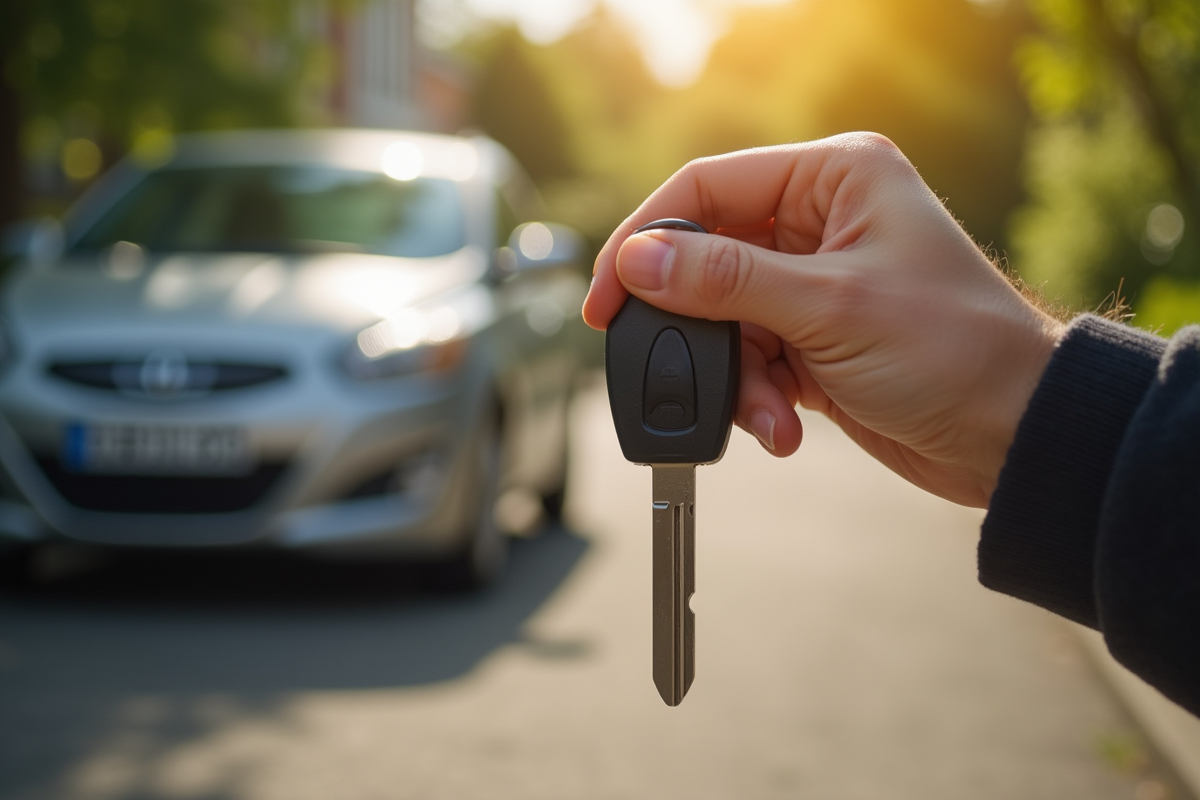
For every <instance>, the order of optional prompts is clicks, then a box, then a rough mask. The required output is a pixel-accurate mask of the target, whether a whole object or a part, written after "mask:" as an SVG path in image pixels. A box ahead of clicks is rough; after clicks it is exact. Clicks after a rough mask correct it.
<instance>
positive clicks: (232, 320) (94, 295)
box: [3, 247, 487, 343]
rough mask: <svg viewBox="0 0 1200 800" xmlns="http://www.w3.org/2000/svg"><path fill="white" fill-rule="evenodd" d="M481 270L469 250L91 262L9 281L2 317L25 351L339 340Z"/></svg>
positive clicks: (483, 263) (481, 258)
mask: <svg viewBox="0 0 1200 800" xmlns="http://www.w3.org/2000/svg"><path fill="white" fill-rule="evenodd" d="M486 270H487V258H486V256H485V255H484V254H483V252H482V251H480V250H479V249H478V248H472V247H468V248H463V249H462V250H459V251H457V252H455V253H451V254H449V255H446V256H439V257H436V258H419V259H417V258H413V259H405V258H391V257H386V256H371V255H360V254H353V253H350V254H347V253H336V254H333V253H331V254H319V255H305V256H282V255H277V254H258V253H243V254H237V253H233V254H231V253H225V254H172V255H163V256H159V257H155V258H150V259H146V261H145V262H144V263H139V262H134V263H132V264H130V263H118V264H114V263H112V262H111V258H110V257H108V256H89V257H84V258H75V259H69V260H65V261H64V262H62V263H60V264H58V265H56V266H54V267H49V268H43V269H36V270H29V271H26V272H24V273H22V274H20V275H17V276H15V277H14V279H13V280H12V282H11V283H10V285H9V287H8V291H7V292H6V293H5V294H6V297H5V303H4V306H5V307H4V309H3V315H4V316H5V317H7V320H8V323H9V325H11V326H12V327H13V328H14V329H15V330H14V332H15V333H16V334H17V335H18V336H19V337H20V338H21V339H23V340H25V341H26V342H27V343H32V342H30V340H34V342H36V341H37V340H42V339H45V338H47V337H48V338H50V339H53V340H62V339H63V337H66V338H68V339H75V338H77V337H80V336H83V337H91V336H101V337H104V338H110V337H112V336H114V335H115V336H121V335H128V336H137V337H139V338H141V337H142V336H147V335H150V336H153V335H158V334H159V333H161V332H164V331H180V330H206V329H208V330H212V331H214V332H220V334H221V335H231V334H238V333H240V334H243V335H244V334H245V333H248V332H249V331H250V330H251V329H259V330H271V331H275V332H279V333H284V334H286V333H287V332H289V331H291V332H300V331H306V332H308V333H309V334H312V333H316V332H318V331H327V332H328V333H329V334H333V335H337V336H344V335H345V334H347V333H352V332H354V331H357V330H361V329H362V328H364V327H366V326H368V325H370V324H372V323H373V322H376V321H378V320H379V319H381V318H383V317H386V316H387V315H389V314H391V313H393V312H395V311H397V310H399V309H401V308H404V307H406V306H409V305H412V304H414V303H418V302H420V301H422V300H425V299H427V298H431V297H434V296H436V295H438V294H441V293H444V292H447V291H450V290H452V289H454V288H455V287H459V286H464V285H467V284H470V283H473V282H476V281H478V280H480V279H481V278H482V277H483V276H484V274H485V272H486Z"/></svg>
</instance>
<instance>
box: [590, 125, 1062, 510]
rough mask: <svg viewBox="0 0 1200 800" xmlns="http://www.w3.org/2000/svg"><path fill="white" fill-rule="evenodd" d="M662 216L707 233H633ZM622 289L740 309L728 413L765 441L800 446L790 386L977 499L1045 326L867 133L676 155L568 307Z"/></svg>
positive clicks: (915, 473) (1047, 342)
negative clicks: (583, 294) (732, 405)
mask: <svg viewBox="0 0 1200 800" xmlns="http://www.w3.org/2000/svg"><path fill="white" fill-rule="evenodd" d="M663 217H682V218H684V219H690V220H694V221H696V222H698V223H700V224H701V225H703V226H704V227H705V228H707V229H708V230H710V231H714V232H716V233H718V234H720V235H718V236H711V235H705V234H698V233H689V232H684V231H677V230H653V231H649V232H646V233H642V234H637V235H632V232H633V230H634V229H636V228H637V227H639V226H640V225H644V224H645V223H647V222H650V221H652V220H655V219H659V218H663ZM627 292H632V293H633V294H635V295H637V296H638V297H641V298H642V299H643V300H646V301H647V302H649V303H651V304H653V305H656V306H658V307H660V308H663V309H666V310H668V311H672V312H675V313H679V314H686V315H688V316H693V317H703V318H707V319H714V320H739V321H741V322H742V323H743V325H742V340H743V341H742V376H741V389H740V393H739V396H738V408H737V415H736V421H737V423H738V425H739V426H741V427H743V428H745V429H747V430H749V431H751V432H752V433H754V434H755V435H756V436H757V437H758V438H759V440H760V441H761V442H762V443H763V445H764V447H766V448H767V449H768V450H769V451H771V452H773V453H774V454H775V455H778V456H786V455H790V454H792V453H794V452H795V451H796V449H797V448H798V447H799V445H800V438H801V426H800V419H799V417H798V416H797V414H796V411H795V405H796V404H797V403H799V404H800V405H802V406H803V407H805V408H808V409H814V410H817V411H820V412H822V413H824V414H825V415H826V416H828V417H829V418H831V419H832V420H833V421H834V422H835V423H836V424H837V425H839V426H840V427H841V428H842V430H844V431H845V432H846V433H847V434H848V435H849V436H850V437H851V438H852V439H853V440H854V441H856V442H857V443H858V444H859V445H860V446H862V447H863V448H864V449H865V450H866V451H867V452H869V453H870V454H871V455H873V456H874V457H875V458H877V459H879V460H880V461H881V462H883V463H884V464H886V465H887V466H888V467H890V468H891V469H892V470H894V471H895V472H897V473H899V474H900V475H901V476H903V477H904V478H906V479H907V480H909V481H911V482H912V483H914V484H916V485H917V486H920V487H922V488H924V489H926V490H928V491H930V492H933V493H934V494H937V495H939V496H941V497H944V498H947V499H949V500H952V501H954V502H957V503H962V504H964V505H972V506H978V507H986V505H987V503H988V501H989V499H990V497H991V494H992V490H993V489H994V488H995V485H996V480H997V478H998V476H999V472H1000V468H1001V466H1003V463H1004V458H1005V455H1006V453H1007V451H1008V447H1009V445H1010V444H1011V443H1012V438H1013V434H1014V433H1015V431H1016V426H1017V423H1018V421H1019V420H1020V418H1021V415H1022V414H1023V413H1024V411H1025V407H1026V405H1028V402H1029V398H1030V396H1031V395H1032V393H1033V390H1034V387H1035V386H1036V385H1037V382H1038V380H1039V378H1040V377H1041V374H1042V372H1043V371H1044V370H1045V367H1046V363H1047V362H1048V361H1049V358H1050V354H1051V352H1052V351H1053V348H1054V345H1055V342H1056V341H1057V339H1058V337H1059V336H1060V334H1061V325H1059V324H1058V323H1057V322H1055V321H1054V320H1052V319H1051V318H1049V317H1048V316H1046V315H1044V314H1042V313H1041V312H1040V311H1038V310H1037V309H1036V308H1034V307H1033V306H1032V305H1031V304H1029V303H1028V302H1027V301H1026V300H1025V299H1024V298H1023V297H1021V295H1020V293H1019V292H1017V290H1016V289H1014V288H1013V287H1012V286H1011V285H1010V284H1009V283H1008V281H1007V280H1006V279H1005V278H1004V276H1003V275H1001V274H1000V272H999V271H998V270H997V269H996V268H995V267H994V266H993V265H992V264H991V262H990V261H989V260H988V259H987V258H986V257H985V256H984V255H983V253H982V252H980V250H979V248H978V247H977V246H976V245H975V244H974V242H972V241H971V239H970V237H968V236H967V234H966V233H965V232H964V231H963V230H962V229H961V228H960V227H959V225H958V224H957V223H956V222H955V221H954V219H953V218H952V217H951V216H950V214H949V213H948V212H947V211H946V209H945V208H944V207H943V206H942V204H941V203H940V202H939V201H938V199H937V197H936V196H934V194H933V192H932V191H931V190H930V189H929V188H928V187H927V186H926V185H925V184H924V182H922V180H921V178H920V177H919V176H918V175H917V172H916V170H915V169H914V168H913V166H912V165H911V164H910V163H909V162H908V160H907V159H906V158H905V157H904V156H903V154H901V153H900V151H899V150H897V149H896V148H895V146H894V145H892V143H891V142H889V141H888V140H887V139H885V138H883V137H882V136H878V135H876V134H861V133H860V134H845V135H842V136H836V137H833V138H830V139H824V140H821V141H817V142H809V143H805V144H797V145H787V146H783V147H772V148H763V149H758V150H746V151H742V152H738V153H731V154H729V155H726V156H719V157H716V158H710V159H702V160H699V161H694V162H692V163H690V164H688V165H687V166H685V167H684V168H683V169H681V170H680V171H679V172H677V173H676V174H675V175H674V176H673V177H672V178H671V179H670V180H668V181H667V182H666V183H665V184H663V186H662V187H660V188H659V189H658V190H657V191H656V192H655V193H654V194H652V195H651V196H650V197H649V198H648V199H647V200H646V201H645V202H644V203H643V204H642V205H641V207H640V208H638V210H637V211H636V212H634V214H633V215H632V216H630V217H629V218H628V219H627V220H626V221H625V222H624V223H623V224H622V225H621V227H620V228H618V229H617V231H616V232H615V233H613V235H612V236H611V237H610V238H609V240H608V242H607V244H605V246H604V248H603V249H602V250H601V252H600V255H599V257H598V258H597V259H596V267H595V277H594V280H593V284H592V289H591V291H590V293H589V294H588V298H587V301H586V302H585V304H584V319H585V320H586V321H587V322H588V324H589V325H591V326H592V327H594V328H598V329H603V328H605V327H606V326H607V325H608V322H609V321H610V320H611V319H612V317H613V315H614V314H615V313H616V312H617V310H618V309H619V308H620V307H621V304H622V303H624V301H625V297H626V296H627Z"/></svg>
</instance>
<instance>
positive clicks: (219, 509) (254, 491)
mask: <svg viewBox="0 0 1200 800" xmlns="http://www.w3.org/2000/svg"><path fill="white" fill-rule="evenodd" d="M37 463H38V466H40V467H41V469H42V472H43V473H45V475H46V477H47V478H48V479H49V480H50V482H51V483H52V484H54V488H55V489H57V490H58V492H59V494H61V495H62V496H63V499H65V500H66V501H67V502H68V503H70V504H71V505H73V506H75V507H76V508H82V509H85V510H87V511H110V512H115V513H125V514H225V513H230V512H234V511H245V510H246V509H248V508H250V507H251V506H253V505H255V504H256V503H258V502H259V501H260V500H261V499H262V498H263V496H264V495H266V493H267V492H268V491H269V490H270V489H271V487H272V486H274V485H275V483H276V482H277V481H278V480H279V477H280V476H281V475H282V474H283V472H284V469H285V467H286V466H287V465H286V464H285V463H280V462H273V463H264V464H260V465H259V466H258V468H257V469H255V470H254V471H253V472H251V473H250V474H248V475H241V476H238V477H224V476H222V477H210V476H192V475H188V476H175V475H170V476H168V475H88V474H84V473H77V472H70V471H68V470H66V469H64V468H63V467H62V465H61V464H59V463H58V460H57V459H54V458H39V459H37Z"/></svg>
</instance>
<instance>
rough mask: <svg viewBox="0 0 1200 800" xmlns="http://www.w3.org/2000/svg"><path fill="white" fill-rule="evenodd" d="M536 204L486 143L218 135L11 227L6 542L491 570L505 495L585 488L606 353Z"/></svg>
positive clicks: (567, 240) (4, 377)
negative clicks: (579, 473) (591, 407)
mask: <svg viewBox="0 0 1200 800" xmlns="http://www.w3.org/2000/svg"><path fill="white" fill-rule="evenodd" d="M539 213H540V212H539V209H538V206H537V201H536V194H535V193H534V192H533V191H532V189H531V186H530V184H529V183H528V180H527V179H526V178H525V177H524V175H523V173H522V172H521V171H520V169H519V168H518V166H517V165H516V164H515V163H514V161H513V159H512V158H511V156H509V154H508V153H507V152H506V151H505V150H504V149H503V148H501V147H500V146H499V145H497V144H496V143H495V142H492V141H491V140H488V139H486V138H482V137H479V138H458V137H446V136H435V135H426V134H417V133H408V132H391V131H308V132H282V131H263V132H239V133H228V134H211V135H197V136H193V137H181V138H180V139H179V140H177V143H176V148H175V150H174V153H173V155H172V156H171V157H170V158H169V159H168V160H167V161H166V162H165V163H161V164H158V165H154V166H147V165H144V164H143V165H139V164H137V163H134V162H129V163H124V164H121V165H118V166H117V167H116V168H114V169H113V170H112V171H111V172H110V173H109V174H108V175H107V176H106V177H105V178H104V179H103V180H102V181H101V182H99V183H98V184H97V185H96V186H95V187H93V188H92V189H91V190H90V191H89V192H88V194H87V195H86V196H85V197H84V198H82V199H81V201H80V202H79V203H77V204H76V206H75V208H74V209H73V210H72V211H71V213H70V214H69V215H68V217H67V220H66V222H65V223H64V225H63V226H62V228H61V229H58V228H56V226H54V225H52V224H45V223H44V224H42V225H41V226H33V227H29V228H28V229H27V230H26V231H25V234H26V235H25V236H24V239H23V240H21V241H18V242H17V244H16V245H14V246H15V247H17V248H18V249H19V250H20V252H21V255H22V260H21V261H20V263H19V264H18V265H17V267H16V268H15V269H13V270H11V271H10V273H9V275H8V278H7V280H6V283H5V285H4V287H3V293H2V295H0V545H4V544H8V545H21V546H25V547H24V548H16V547H9V548H8V550H10V551H11V550H15V549H25V550H28V546H29V545H34V544H36V543H38V542H44V541H52V540H54V539H56V538H64V537H65V538H66V539H70V540H78V541H83V542H91V543H98V544H103V545H120V546H143V547H146V546H149V547H216V546H233V545H239V546H267V547H274V548H285V549H292V550H304V551H311V552H320V553H330V554H332V553H339V554H394V555H397V556H406V557H408V556H412V557H420V558H425V559H430V560H436V561H440V562H442V564H443V565H444V566H445V567H447V568H448V569H449V570H450V573H451V575H453V576H455V578H456V579H457V580H459V581H461V582H462V583H464V584H468V585H480V584H483V583H486V582H487V581H489V580H491V579H492V578H494V577H495V576H496V575H497V574H498V572H499V571H500V570H501V568H502V565H503V561H504V552H505V536H504V533H503V531H502V530H501V529H500V526H498V525H497V523H496V518H495V517H496V515H495V513H494V507H495V505H496V501H497V499H498V498H500V497H501V496H502V494H504V495H509V494H511V493H512V492H513V491H521V492H524V493H525V496H526V497H531V498H534V499H537V498H539V497H540V498H541V499H542V500H543V501H544V503H545V505H546V507H547V508H548V509H549V510H550V511H551V512H554V511H556V510H557V509H558V507H559V506H560V505H561V502H562V493H563V489H564V481H565V474H566V473H565V469H566V452H567V450H566V448H567V443H566V435H567V434H566V430H567V426H566V413H567V402H568V397H569V394H570V391H571V388H572V384H573V382H574V380H575V378H576V374H577V371H578V368H579V365H580V361H581V356H580V347H579V343H580V337H581V336H582V335H583V333H582V328H581V326H579V324H578V317H579V315H578V309H579V306H580V303H581V301H582V298H583V295H584V293H585V291H586V283H585V280H584V278H583V273H581V271H580V270H579V269H578V268H577V267H578V263H577V262H578V260H579V257H580V255H581V250H582V248H581V244H580V240H579V237H578V236H577V235H576V234H574V233H573V232H572V231H570V230H569V229H567V228H564V227H561V226H557V225H553V224H549V223H544V222H537V221H533V220H535V219H537V217H538V215H539ZM14 235H16V234H14ZM18 238H19V237H18ZM10 239H11V237H10ZM0 549H2V548H0Z"/></svg>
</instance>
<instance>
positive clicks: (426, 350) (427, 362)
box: [342, 308, 467, 381]
mask: <svg viewBox="0 0 1200 800" xmlns="http://www.w3.org/2000/svg"><path fill="white" fill-rule="evenodd" d="M463 332H464V331H463V330H462V324H461V321H460V320H459V318H458V315H457V314H456V313H455V312H454V310H453V309H451V308H441V309H437V310H435V311H432V312H427V311H421V310H418V309H406V310H404V311H401V312H399V313H397V314H393V315H392V316H390V317H388V318H387V319H384V320H381V321H380V322H377V323H375V324H374V325H372V326H371V327H369V328H366V329H365V330H363V331H361V332H360V333H359V334H358V336H356V337H355V339H354V342H353V343H352V344H351V346H350V347H349V348H347V350H346V352H345V354H344V355H343V356H342V368H343V369H344V370H345V371H346V373H347V374H348V375H350V377H352V378H355V379H357V380H365V381H369V380H379V379H381V378H395V377H399V376H401V375H413V374H417V373H422V372H447V371H449V370H452V369H454V368H455V367H457V366H458V365H459V364H460V363H462V360H463V357H464V355H465V354H466V350H467V342H466V339H464V338H463V337H462V334H463Z"/></svg>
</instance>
